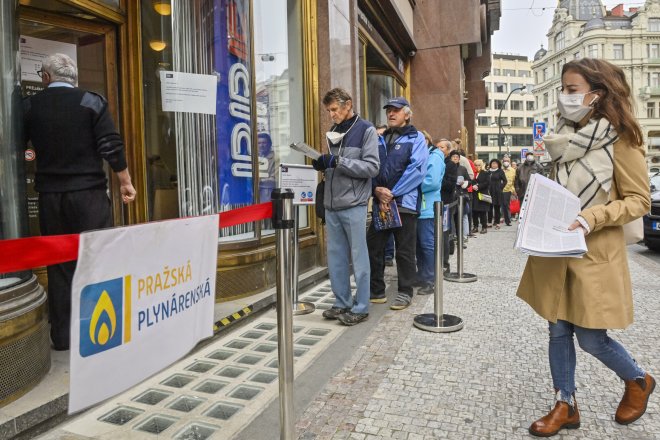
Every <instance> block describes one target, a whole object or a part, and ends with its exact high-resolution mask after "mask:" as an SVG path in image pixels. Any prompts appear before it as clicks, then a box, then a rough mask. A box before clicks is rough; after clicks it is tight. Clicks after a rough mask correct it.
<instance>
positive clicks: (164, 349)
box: [69, 214, 218, 414]
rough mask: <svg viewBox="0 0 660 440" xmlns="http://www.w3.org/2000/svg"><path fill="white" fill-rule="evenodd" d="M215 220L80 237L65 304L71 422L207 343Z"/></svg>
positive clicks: (214, 261)
mask: <svg viewBox="0 0 660 440" xmlns="http://www.w3.org/2000/svg"><path fill="white" fill-rule="evenodd" d="M217 242H218V215H217V214H216V215H210V216H205V217H194V218H187V219H177V220H168V221H162V222H156V223H148V224H143V225H136V226H129V227H123V228H115V229H104V230H100V231H92V232H86V233H83V234H81V236H80V244H79V252H78V265H77V268H76V272H75V275H74V277H73V287H72V289H71V291H72V299H71V354H70V356H71V364H70V365H71V378H70V392H69V414H71V413H74V412H76V411H79V410H82V409H84V408H87V407H89V406H91V405H94V404H96V403H98V402H101V401H102V400H105V399H107V398H109V397H112V396H114V395H116V394H118V393H120V392H122V391H124V390H126V389H128V388H130V387H132V386H134V385H136V384H138V383H139V382H141V381H142V380H144V379H146V378H147V377H149V376H151V375H153V374H154V373H156V372H158V371H160V370H161V369H163V368H165V367H167V366H168V365H170V364H171V363H173V362H175V361H176V360H178V359H179V358H180V357H182V356H183V355H185V354H186V353H188V351H190V350H191V349H192V348H193V347H194V346H195V344H197V342H198V341H200V340H201V339H203V338H207V337H210V336H212V335H213V309H214V304H215V276H216V264H217Z"/></svg>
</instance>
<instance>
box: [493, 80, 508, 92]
mask: <svg viewBox="0 0 660 440" xmlns="http://www.w3.org/2000/svg"><path fill="white" fill-rule="evenodd" d="M493 92H496V93H506V92H507V84H506V83H500V82H496V83H495V84H494V88H493Z"/></svg>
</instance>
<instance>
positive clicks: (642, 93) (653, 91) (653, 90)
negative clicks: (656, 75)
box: [639, 86, 660, 101]
mask: <svg viewBox="0 0 660 440" xmlns="http://www.w3.org/2000/svg"><path fill="white" fill-rule="evenodd" d="M654 96H660V87H651V86H646V87H641V88H640V89H639V97H640V98H641V99H642V101H646V100H648V99H650V98H651V97H654Z"/></svg>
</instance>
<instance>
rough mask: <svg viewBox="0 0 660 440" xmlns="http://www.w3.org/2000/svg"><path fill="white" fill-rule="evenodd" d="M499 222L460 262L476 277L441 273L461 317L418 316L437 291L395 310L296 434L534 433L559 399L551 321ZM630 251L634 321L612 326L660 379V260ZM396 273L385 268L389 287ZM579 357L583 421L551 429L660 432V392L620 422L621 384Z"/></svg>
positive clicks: (590, 434)
mask: <svg viewBox="0 0 660 440" xmlns="http://www.w3.org/2000/svg"><path fill="white" fill-rule="evenodd" d="M503 228H504V229H502V230H500V231H494V230H492V229H491V230H489V232H488V234H486V235H480V236H479V237H478V238H474V239H470V242H469V244H468V249H467V250H466V256H465V270H466V272H472V273H476V274H477V275H478V276H479V280H478V281H477V282H475V283H469V284H457V283H448V282H445V283H444V286H445V310H444V312H445V313H449V314H454V315H458V316H460V317H461V318H463V319H464V321H465V328H464V329H463V330H461V331H459V332H457V333H449V334H437V333H431V332H424V331H421V330H419V329H417V328H415V327H413V325H412V320H413V317H414V316H415V315H416V314H419V313H428V312H432V311H433V297H432V296H429V297H424V296H418V297H415V300H414V302H413V305H412V306H411V307H409V308H408V309H406V310H403V311H398V312H397V311H388V313H386V314H385V316H384V317H383V318H382V320H381V322H380V323H379V324H378V326H377V327H376V328H375V330H374V332H373V333H372V334H370V335H369V336H368V337H367V338H366V340H365V341H364V344H363V345H362V346H361V347H360V348H359V349H358V350H357V351H356V353H355V354H354V355H353V356H352V357H351V358H350V361H348V362H347V363H346V364H345V366H344V368H343V369H342V370H341V371H340V372H339V373H338V374H336V375H335V376H334V377H332V378H331V379H330V381H329V382H328V384H327V385H326V386H325V388H324V389H323V391H322V392H321V393H320V394H319V395H318V396H317V398H316V399H315V400H314V401H313V402H312V403H311V404H310V405H309V406H308V407H307V409H306V410H305V412H304V414H303V416H302V417H301V418H300V419H299V420H298V423H297V434H298V435H299V438H300V439H369V440H374V439H409V440H417V439H433V438H449V439H518V438H530V437H531V436H530V435H529V434H528V432H527V428H528V427H529V425H530V423H531V422H532V421H534V420H535V419H537V418H538V417H540V416H542V415H544V414H545V413H546V412H547V411H548V410H549V409H550V407H551V406H552V405H553V397H554V393H553V390H552V381H551V378H550V370H549V367H548V361H547V323H546V322H545V321H543V320H542V319H541V318H540V317H539V316H537V315H536V314H535V313H534V312H533V311H532V310H531V308H530V307H529V306H528V305H527V304H525V303H524V302H522V301H521V300H519V299H517V298H516V296H515V290H516V287H517V283H518V280H519V276H520V274H521V273H522V270H523V267H524V264H525V260H526V257H524V256H523V255H522V254H521V253H519V252H517V251H514V250H513V249H512V243H513V239H514V236H515V231H514V227H511V228H507V227H506V226H503ZM629 260H630V268H631V275H632V279H633V288H634V301H635V323H634V324H633V325H632V326H631V327H629V328H628V329H627V330H625V331H611V332H610V336H612V337H613V338H615V339H617V340H619V341H621V342H622V343H623V344H624V346H625V347H626V348H627V349H628V350H630V351H631V352H632V353H633V355H634V356H635V358H636V359H637V361H638V362H639V363H640V365H641V366H642V367H643V368H645V369H648V370H649V371H650V372H651V373H652V374H654V375H655V377H656V378H658V377H660V320H658V311H660V283H658V275H659V274H660V265H658V264H657V263H655V262H652V261H650V260H648V259H646V258H644V257H642V256H640V255H635V254H631V255H630V256H629ZM453 266H454V259H453V257H452V267H453ZM394 275H395V271H394V270H393V269H392V268H388V277H389V278H390V279H391V281H393V282H392V283H391V284H392V285H393V286H392V288H395V285H396V280H395V278H394ZM372 306H373V307H387V306H386V305H372ZM359 329H360V326H359V325H358V326H355V327H353V328H352V329H349V331H360V330H359ZM577 356H578V370H577V374H576V381H577V383H578V391H577V401H578V405H579V406H580V411H581V418H582V427H581V428H580V429H578V430H572V431H562V432H563V433H565V434H562V435H559V436H557V437H556V438H560V439H573V438H576V439H578V438H579V439H593V440H603V439H635V440H642V439H649V440H650V439H660V391H656V392H655V393H654V394H653V395H652V397H651V400H650V402H649V406H648V411H647V414H646V415H645V416H644V417H642V418H641V419H640V420H639V421H637V422H635V423H633V424H631V425H628V426H620V425H618V424H616V423H615V422H614V412H615V410H616V407H617V405H618V402H619V399H620V398H621V396H622V394H623V383H622V382H621V381H620V380H619V379H618V378H617V377H616V376H615V375H614V374H613V373H612V372H610V371H609V370H608V369H607V368H605V367H604V366H603V365H602V364H600V363H599V362H598V361H597V360H596V359H594V358H592V357H591V356H590V355H588V354H586V353H584V352H582V351H580V350H579V349H578V355H577Z"/></svg>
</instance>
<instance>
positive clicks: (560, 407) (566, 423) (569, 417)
mask: <svg viewBox="0 0 660 440" xmlns="http://www.w3.org/2000/svg"><path fill="white" fill-rule="evenodd" d="M573 402H574V403H573V406H571V405H569V404H568V403H566V402H563V401H561V400H558V401H557V403H556V404H555V407H554V408H553V410H552V411H550V412H549V413H548V415H547V416H545V417H542V418H540V419H538V420H537V421H536V422H534V423H532V426H530V427H529V433H530V434H532V435H534V436H536V437H552V436H553V435H555V434H557V433H558V432H559V431H561V430H562V429H577V428H579V427H580V411H579V410H578V406H577V402H575V398H573Z"/></svg>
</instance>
